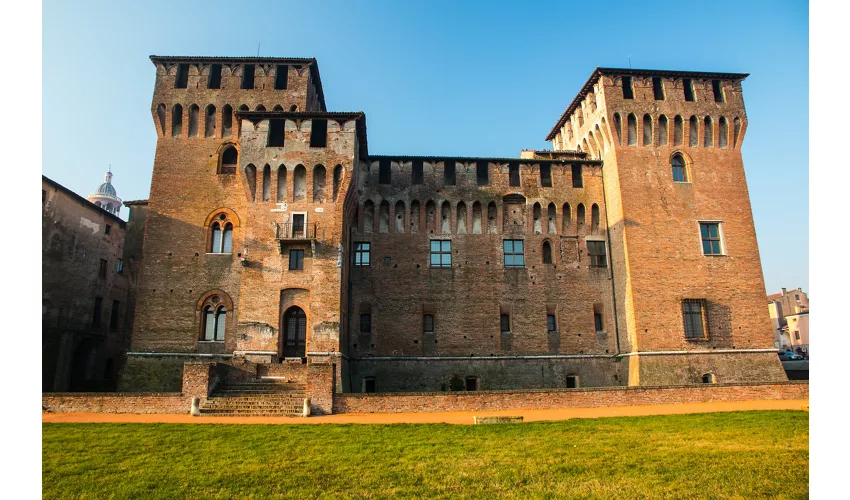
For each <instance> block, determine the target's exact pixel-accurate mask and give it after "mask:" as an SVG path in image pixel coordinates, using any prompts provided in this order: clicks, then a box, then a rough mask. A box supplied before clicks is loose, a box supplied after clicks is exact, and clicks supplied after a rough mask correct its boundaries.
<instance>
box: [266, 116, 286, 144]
mask: <svg viewBox="0 0 850 500" xmlns="http://www.w3.org/2000/svg"><path fill="white" fill-rule="evenodd" d="M285 125H286V120H269V141H268V147H270V148H282V147H283V137H284V129H285Z"/></svg>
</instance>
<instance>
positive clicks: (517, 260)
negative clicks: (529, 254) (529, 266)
mask: <svg viewBox="0 0 850 500" xmlns="http://www.w3.org/2000/svg"><path fill="white" fill-rule="evenodd" d="M522 245H523V243H522V240H505V241H504V249H505V267H506V268H511V267H525V252H524V250H523V246H522Z"/></svg>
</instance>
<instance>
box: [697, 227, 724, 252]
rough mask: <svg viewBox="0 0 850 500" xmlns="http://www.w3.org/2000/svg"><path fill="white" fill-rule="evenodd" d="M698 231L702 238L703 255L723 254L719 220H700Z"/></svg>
mask: <svg viewBox="0 0 850 500" xmlns="http://www.w3.org/2000/svg"><path fill="white" fill-rule="evenodd" d="M699 232H700V237H701V238H702V253H703V255H723V248H722V245H721V244H720V223H719V222H700V223H699Z"/></svg>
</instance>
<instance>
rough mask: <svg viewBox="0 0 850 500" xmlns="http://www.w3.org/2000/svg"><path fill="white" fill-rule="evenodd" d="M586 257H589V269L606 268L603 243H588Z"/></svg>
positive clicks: (606, 261)
mask: <svg viewBox="0 0 850 500" xmlns="http://www.w3.org/2000/svg"><path fill="white" fill-rule="evenodd" d="M587 255H588V257H590V267H608V259H607V254H606V253H605V242H604V241H588V242H587Z"/></svg>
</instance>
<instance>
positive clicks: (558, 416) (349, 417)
mask: <svg viewBox="0 0 850 500" xmlns="http://www.w3.org/2000/svg"><path fill="white" fill-rule="evenodd" d="M808 408H809V400H807V399H800V400H785V401H738V402H730V403H690V404H674V405H651V406H615V407H610V408H564V409H553V410H499V411H459V412H439V413H363V414H340V415H326V416H316V417H308V418H303V417H193V416H191V415H189V414H188V413H187V414H186V415H149V414H148V415H140V414H130V413H119V414H110V413H82V412H79V413H42V414H41V421H42V423H62V422H74V423H136V424H142V423H145V424H147V423H151V424H153V423H157V424H166V423H168V424H433V423H447V424H472V423H473V417H474V416H478V417H491V416H522V417H523V420H524V421H525V422H537V421H543V420H568V419H571V418H599V417H625V416H643V415H676V414H684V413H713V412H723V411H747V410H808Z"/></svg>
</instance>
